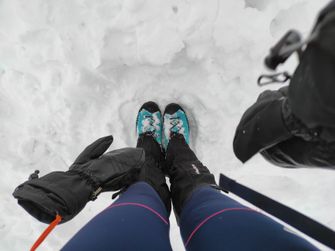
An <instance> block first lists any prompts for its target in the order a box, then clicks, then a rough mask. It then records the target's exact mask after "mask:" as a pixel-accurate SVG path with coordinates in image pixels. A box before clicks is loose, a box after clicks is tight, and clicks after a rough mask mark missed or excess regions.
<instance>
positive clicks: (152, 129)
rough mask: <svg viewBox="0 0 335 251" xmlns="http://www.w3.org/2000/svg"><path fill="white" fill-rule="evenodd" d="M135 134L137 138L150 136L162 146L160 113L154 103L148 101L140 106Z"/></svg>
mask: <svg viewBox="0 0 335 251" xmlns="http://www.w3.org/2000/svg"><path fill="white" fill-rule="evenodd" d="M136 133H137V137H140V136H141V135H151V136H152V137H153V138H154V139H155V141H156V142H157V143H158V144H159V145H160V146H161V145H162V113H161V111H160V109H159V107H158V105H157V104H156V103H154V102H152V101H149V102H147V103H145V104H143V105H142V107H141V108H140V110H139V112H138V115H137V120H136Z"/></svg>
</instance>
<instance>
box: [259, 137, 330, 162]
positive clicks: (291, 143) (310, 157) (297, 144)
mask: <svg viewBox="0 0 335 251" xmlns="http://www.w3.org/2000/svg"><path fill="white" fill-rule="evenodd" d="M334 153H335V143H331V144H329V143H325V142H308V141H305V140H303V139H302V138H299V137H293V138H290V139H288V140H286V141H283V142H281V143H278V144H277V145H275V146H273V147H270V148H268V149H266V150H264V151H262V152H261V154H262V155H263V157H264V158H265V159H267V160H268V161H270V162H271V163H273V164H274V165H277V166H281V167H288V168H296V167H322V168H330V169H334V168H335V154H334Z"/></svg>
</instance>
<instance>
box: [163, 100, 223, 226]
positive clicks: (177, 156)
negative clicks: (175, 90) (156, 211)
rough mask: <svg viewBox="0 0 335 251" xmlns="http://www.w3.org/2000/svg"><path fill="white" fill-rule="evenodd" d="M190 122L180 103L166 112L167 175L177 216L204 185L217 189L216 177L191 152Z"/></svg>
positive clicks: (169, 106) (167, 108)
mask: <svg viewBox="0 0 335 251" xmlns="http://www.w3.org/2000/svg"><path fill="white" fill-rule="evenodd" d="M189 131H190V130H189V123H188V119H187V116H186V113H185V111H184V110H183V109H182V107H180V106H179V105H178V104H174V103H172V104H169V105H168V106H167V107H166V108H165V112H164V130H163V132H164V137H163V138H164V145H165V147H166V166H165V169H166V172H167V174H168V176H169V177H170V183H171V197H172V202H173V207H174V211H175V214H176V217H177V220H178V218H179V215H180V213H181V210H182V208H183V206H184V204H185V202H186V200H187V199H188V198H189V197H190V195H191V194H192V192H193V191H194V190H195V189H197V188H199V187H202V186H213V187H217V185H216V183H215V179H214V176H213V175H212V174H211V173H210V172H209V170H208V169H207V167H205V166H204V165H203V164H202V163H201V162H200V161H199V160H198V158H197V156H196V155H195V154H194V152H193V151H192V150H191V149H190V147H189V145H188V142H189Z"/></svg>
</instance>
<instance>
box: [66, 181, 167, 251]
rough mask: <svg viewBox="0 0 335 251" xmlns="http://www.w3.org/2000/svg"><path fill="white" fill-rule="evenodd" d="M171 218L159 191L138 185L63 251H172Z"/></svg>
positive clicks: (89, 224)
mask: <svg viewBox="0 0 335 251" xmlns="http://www.w3.org/2000/svg"><path fill="white" fill-rule="evenodd" d="M160 217H161V218H160ZM168 217H169V212H168V211H167V210H166V208H165V205H164V204H163V203H162V201H161V199H160V196H159V195H158V194H157V193H156V192H155V190H154V189H153V188H152V187H151V186H149V185H148V184H147V183H145V182H138V183H135V184H133V185H132V186H130V187H129V188H128V189H127V191H126V192H124V193H123V194H122V195H121V196H120V197H119V199H118V200H116V201H115V202H114V203H113V204H112V205H111V206H110V207H108V208H106V209H105V210H104V211H102V212H101V213H100V214H98V215H97V216H96V217H94V218H93V219H92V220H91V221H90V222H88V223H87V224H86V225H85V226H84V227H83V228H82V229H81V230H80V231H79V232H78V233H77V234H76V235H75V236H74V237H73V238H72V239H71V240H70V241H69V242H68V243H67V244H66V245H65V246H64V247H63V248H62V250H63V251H67V250H69V251H70V250H71V251H72V250H81V251H86V250H89V251H92V250H94V251H105V250H122V251H134V250H147V251H157V250H160V251H171V250H172V248H171V244H170V240H169V228H170V225H169V220H168ZM162 219H164V221H163V220H162Z"/></svg>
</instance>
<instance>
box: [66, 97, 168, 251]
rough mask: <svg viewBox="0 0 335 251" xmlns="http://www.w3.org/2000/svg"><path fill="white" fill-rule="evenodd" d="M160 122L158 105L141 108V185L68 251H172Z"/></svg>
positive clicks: (88, 228) (90, 226)
mask: <svg viewBox="0 0 335 251" xmlns="http://www.w3.org/2000/svg"><path fill="white" fill-rule="evenodd" d="M160 119H161V115H160V111H159V108H158V106H157V105H156V104H155V103H153V102H148V103H145V104H144V105H143V106H142V107H141V109H140V111H139V114H138V117H137V122H136V128H137V133H138V141H137V147H138V148H143V149H144V151H145V162H144V165H143V166H142V168H141V170H140V173H139V175H138V178H137V180H138V181H139V182H138V183H135V184H133V185H132V186H130V187H129V188H128V189H127V191H126V192H124V193H123V194H122V195H121V196H120V198H119V199H118V200H117V201H115V202H114V203H113V204H112V205H111V206H110V207H108V208H107V209H105V210H104V211H103V212H102V213H100V214H99V215H98V216H96V217H95V218H94V219H93V220H92V221H90V222H89V223H88V224H87V225H86V226H85V227H84V228H83V229H82V230H80V231H79V232H78V233H77V235H75V236H74V237H73V239H71V240H70V242H69V243H68V244H67V245H66V246H65V247H64V250H110V249H113V250H131V251H132V250H172V249H171V245H170V241H169V220H168V219H169V215H170V210H171V203H170V192H169V189H168V187H167V184H166V182H165V175H164V174H163V172H162V170H161V161H162V151H161V147H160V143H161V142H160V138H161V128H160V127H161V122H160Z"/></svg>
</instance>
